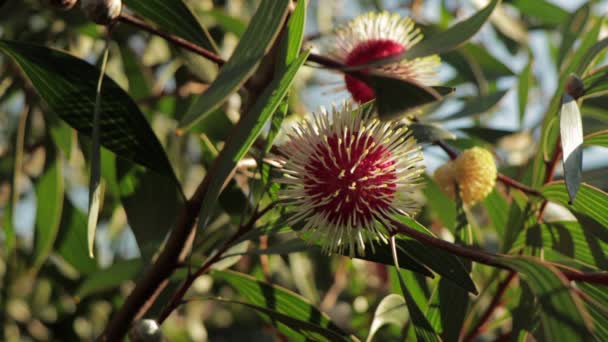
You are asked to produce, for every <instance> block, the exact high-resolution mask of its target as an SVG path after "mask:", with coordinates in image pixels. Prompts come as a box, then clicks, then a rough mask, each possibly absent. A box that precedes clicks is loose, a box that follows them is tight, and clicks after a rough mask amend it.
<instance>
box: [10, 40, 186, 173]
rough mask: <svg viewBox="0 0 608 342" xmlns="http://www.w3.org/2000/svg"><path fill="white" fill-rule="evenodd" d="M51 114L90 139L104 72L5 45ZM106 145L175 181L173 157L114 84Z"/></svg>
mask: <svg viewBox="0 0 608 342" xmlns="http://www.w3.org/2000/svg"><path fill="white" fill-rule="evenodd" d="M0 51H2V52H4V53H6V54H7V55H8V56H10V57H11V58H12V59H13V60H14V61H15V62H16V63H17V64H18V65H19V67H21V69H22V70H23V72H24V73H25V75H26V76H27V77H28V78H29V79H30V81H31V82H32V85H33V86H34V88H35V89H36V91H37V92H38V94H39V95H40V96H41V97H42V98H43V99H44V100H45V101H46V103H47V104H48V106H49V108H50V109H51V110H53V111H54V112H55V113H56V114H57V115H58V116H59V117H60V118H61V119H63V120H65V121H66V122H67V123H68V124H70V125H71V126H72V127H73V128H75V129H76V130H77V131H78V132H80V133H82V134H84V135H87V136H90V135H91V133H92V130H93V116H92V115H91V114H92V113H91V109H92V108H93V106H94V104H95V97H96V93H97V92H96V85H97V76H98V75H99V70H98V69H97V68H95V67H93V66H92V65H90V64H88V63H87V62H85V61H83V60H80V59H78V58H76V57H73V56H71V55H68V54H66V53H63V52H61V51H58V50H53V49H49V48H46V47H43V46H37V45H31V44H27V43H22V42H15V41H7V40H0ZM102 93H103V94H104V96H103V98H102V100H101V121H100V142H101V145H102V146H104V147H106V148H107V149H109V150H110V151H112V152H114V153H116V154H117V155H118V156H120V157H122V158H125V159H128V160H132V161H134V162H136V163H138V164H141V165H143V166H145V167H147V168H149V169H151V170H154V171H155V172H157V173H159V174H161V175H164V176H167V177H169V178H171V179H175V175H174V173H173V169H172V167H171V164H170V163H169V160H168V158H167V155H166V154H165V151H164V149H163V147H162V146H161V144H160V142H159V141H158V139H157V137H156V135H155V134H154V132H153V131H152V128H151V127H150V125H149V124H148V122H147V120H146V118H145V117H144V115H143V114H142V113H141V111H140V110H139V108H138V107H137V105H136V104H135V102H134V101H133V100H132V99H131V98H130V97H129V95H128V94H127V93H126V92H125V91H124V90H122V89H121V88H120V87H119V86H118V85H117V84H116V83H115V82H114V81H113V80H112V79H110V78H109V77H107V76H106V77H105V78H104V81H103V86H102Z"/></svg>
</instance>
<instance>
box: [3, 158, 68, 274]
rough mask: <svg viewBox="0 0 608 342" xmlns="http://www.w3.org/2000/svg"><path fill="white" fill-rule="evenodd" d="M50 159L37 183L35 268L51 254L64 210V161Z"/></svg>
mask: <svg viewBox="0 0 608 342" xmlns="http://www.w3.org/2000/svg"><path fill="white" fill-rule="evenodd" d="M48 157H49V158H51V161H50V163H49V164H48V166H47V168H46V170H45V171H44V173H43V174H42V177H40V179H39V180H38V182H37V183H36V225H35V227H36V228H35V229H36V230H35V235H34V236H35V240H34V250H33V254H34V256H33V264H34V267H39V266H40V265H42V264H43V263H44V261H45V260H46V258H47V256H48V255H49V253H50V252H51V250H52V248H53V245H54V243H55V239H56V238H57V232H58V231H59V225H60V223H61V212H62V209H63V196H64V184H63V168H62V166H61V163H62V159H61V158H60V157H59V156H52V155H51V156H48ZM9 216H10V215H9Z"/></svg>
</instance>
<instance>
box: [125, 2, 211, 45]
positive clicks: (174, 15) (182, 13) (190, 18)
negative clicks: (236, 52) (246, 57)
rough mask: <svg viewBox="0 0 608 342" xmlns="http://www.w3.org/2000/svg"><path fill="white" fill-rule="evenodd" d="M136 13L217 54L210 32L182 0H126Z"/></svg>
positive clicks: (126, 3)
mask: <svg viewBox="0 0 608 342" xmlns="http://www.w3.org/2000/svg"><path fill="white" fill-rule="evenodd" d="M124 3H125V5H127V6H128V7H129V8H130V9H132V10H133V11H134V12H135V13H137V14H139V15H141V16H142V17H146V18H148V19H150V20H152V21H153V22H155V23H156V24H158V26H160V27H161V28H163V29H165V30H167V31H169V32H171V33H173V34H175V35H178V36H180V37H182V38H184V39H186V40H189V41H191V42H193V43H196V44H198V45H200V46H202V47H204V48H205V49H207V50H210V51H212V52H217V47H216V46H215V43H214V42H213V39H212V38H211V35H209V32H207V30H206V29H205V28H204V27H202V26H201V24H200V23H199V22H198V20H197V19H196V17H194V15H192V12H190V10H189V9H188V7H187V6H186V5H185V4H184V3H183V2H182V0H171V1H166V0H124Z"/></svg>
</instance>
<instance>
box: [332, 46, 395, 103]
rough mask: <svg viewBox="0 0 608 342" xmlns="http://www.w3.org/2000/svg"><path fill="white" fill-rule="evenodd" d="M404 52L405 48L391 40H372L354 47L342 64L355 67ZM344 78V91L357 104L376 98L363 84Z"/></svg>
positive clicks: (352, 78) (372, 91) (370, 89)
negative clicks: (347, 92) (345, 90)
mask: <svg viewBox="0 0 608 342" xmlns="http://www.w3.org/2000/svg"><path fill="white" fill-rule="evenodd" d="M405 51H406V48H405V46H403V45H401V44H400V43H398V42H395V41H393V40H390V39H372V40H368V41H365V42H363V43H360V44H359V45H357V46H355V48H354V49H353V50H352V51H351V52H349V53H348V55H347V56H346V60H345V61H344V63H345V64H346V65H347V66H357V65H362V64H366V63H370V62H373V61H376V60H379V59H382V58H387V57H392V56H396V55H399V54H401V53H403V52H405ZM344 78H345V82H346V89H348V91H349V92H350V93H351V95H352V96H353V98H354V99H355V100H356V101H357V102H359V103H364V102H368V101H371V100H373V99H374V98H375V97H376V94H375V93H374V90H373V89H372V88H370V87H369V86H368V85H367V84H366V83H365V82H363V81H360V80H359V79H357V78H355V77H353V76H350V75H345V76H344Z"/></svg>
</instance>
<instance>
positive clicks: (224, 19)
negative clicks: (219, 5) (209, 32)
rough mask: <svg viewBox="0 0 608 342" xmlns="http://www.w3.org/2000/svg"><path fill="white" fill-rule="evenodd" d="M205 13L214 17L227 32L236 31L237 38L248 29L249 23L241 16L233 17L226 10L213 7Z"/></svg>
mask: <svg viewBox="0 0 608 342" xmlns="http://www.w3.org/2000/svg"><path fill="white" fill-rule="evenodd" d="M203 14H205V15H208V16H210V17H212V18H213V19H214V20H215V23H216V24H217V25H218V26H220V27H221V28H222V29H223V30H224V31H225V32H230V33H234V35H235V36H236V37H237V38H239V39H240V38H241V37H242V36H243V34H244V33H245V31H246V30H247V24H245V23H244V22H243V21H241V20H240V19H239V18H236V17H232V16H229V15H227V14H226V11H224V10H219V9H213V10H211V11H206V12H204V13H203Z"/></svg>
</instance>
